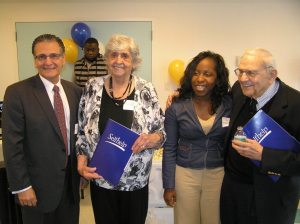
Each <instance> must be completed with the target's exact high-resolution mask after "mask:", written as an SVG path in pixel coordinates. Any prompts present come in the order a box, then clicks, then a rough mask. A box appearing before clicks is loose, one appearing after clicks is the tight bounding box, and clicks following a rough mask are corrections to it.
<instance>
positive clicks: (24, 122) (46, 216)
mask: <svg viewBox="0 0 300 224" xmlns="http://www.w3.org/2000/svg"><path fill="white" fill-rule="evenodd" d="M32 54H33V57H34V65H35V68H36V69H37V71H38V74H37V75H35V76H33V77H31V78H28V79H26V80H23V81H20V82H17V83H15V84H13V85H11V86H9V87H7V89H6V92H5V96H4V104H3V105H4V106H3V120H2V122H3V150H4V160H5V165H6V171H7V177H8V182H9V187H10V190H11V191H12V193H13V194H15V195H16V198H17V201H18V202H19V203H20V205H21V211H22V219H23V223H24V224H35V223H36V224H37V223H38V224H78V222H79V175H78V173H77V160H76V155H75V153H74V142H75V134H76V133H75V132H76V128H75V124H76V123H77V110H78V105H79V100H80V96H81V88H79V87H77V86H76V85H75V84H73V83H71V82H68V81H65V80H62V79H61V77H60V73H61V70H62V68H63V65H64V64H65V47H64V45H63V42H62V40H61V39H60V38H59V37H56V36H54V35H51V34H43V35H40V36H38V37H37V38H36V39H35V40H34V41H33V44H32Z"/></svg>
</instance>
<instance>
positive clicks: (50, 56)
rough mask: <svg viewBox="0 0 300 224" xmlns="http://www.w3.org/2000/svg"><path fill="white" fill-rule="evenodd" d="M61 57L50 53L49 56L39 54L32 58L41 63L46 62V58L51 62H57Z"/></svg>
mask: <svg viewBox="0 0 300 224" xmlns="http://www.w3.org/2000/svg"><path fill="white" fill-rule="evenodd" d="M61 56H62V54H56V53H52V54H49V55H45V54H39V55H36V56H34V58H35V59H36V60H38V61H40V62H43V61H46V60H47V58H50V59H51V60H58V59H59V58H60V57H61Z"/></svg>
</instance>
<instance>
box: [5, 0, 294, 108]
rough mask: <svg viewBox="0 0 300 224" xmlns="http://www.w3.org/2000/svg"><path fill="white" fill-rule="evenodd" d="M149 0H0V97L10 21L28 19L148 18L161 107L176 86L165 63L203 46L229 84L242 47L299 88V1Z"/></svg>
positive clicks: (8, 61) (14, 71) (11, 61)
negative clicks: (260, 50)
mask: <svg viewBox="0 0 300 224" xmlns="http://www.w3.org/2000/svg"><path fill="white" fill-rule="evenodd" d="M0 2H1V1H0ZM150 2H151V0H149V2H147V0H144V1H142V3H139V2H137V3H123V2H122V1H120V2H118V1H117V2H113V3H109V2H104V3H84V1H83V3H51V4H47V3H27V4H24V3H0V33H1V34H0V40H1V41H0V67H1V72H0V80H1V82H0V99H2V98H3V95H4V91H5V88H6V87H7V86H8V85H10V84H12V83H14V82H16V81H18V68H17V49H16V42H15V22H30V21H33V22H37V21H83V22H84V21H123V20H125V21H135V20H142V21H143V20H146V21H149V20H150V21H152V25H153V49H152V50H153V53H152V57H153V58H152V71H153V74H152V77H153V78H152V80H153V83H154V85H155V87H156V89H157V91H158V94H159V97H160V102H161V104H162V107H164V104H165V99H166V97H167V95H168V94H169V93H170V91H172V90H173V89H174V88H175V87H176V86H175V85H174V84H173V82H172V81H171V80H170V79H169V76H168V65H169V63H170V61H172V60H173V59H176V58H178V59H181V60H183V61H185V62H186V64H187V63H188V61H189V60H190V59H191V58H192V57H193V56H195V55H196V54H197V53H198V52H199V51H202V50H208V49H209V50H213V51H215V52H217V53H220V54H221V55H223V57H224V58H225V61H226V63H227V66H228V67H229V69H230V72H231V77H230V79H231V83H233V82H234V81H235V80H236V78H235V77H234V73H233V69H234V68H235V67H236V65H235V61H236V56H238V55H240V54H241V53H242V52H243V50H244V49H245V48H251V47H264V48H267V49H269V50H270V51H271V52H272V53H273V54H274V56H275V58H276V59H277V64H278V70H279V77H280V78H281V79H282V80H283V81H285V82H286V83H288V84H289V85H291V86H292V87H294V88H296V89H298V90H300V79H299V74H300V46H299V43H300V1H297V0H272V1H270V0H269V1H268V0H265V1H263V0H262V1H251V0H240V1H238V0H231V1H226V2H225V0H223V1H221V0H219V1H217V0H215V1H207V0H206V1H205V0H202V1H200V0H199V3H197V2H192V1H188V2H187V3H180V1H179V0H178V1H176V2H172V1H171V0H170V1H169V3H158V1H155V2H154V3H150ZM182 2H186V1H184V0H182Z"/></svg>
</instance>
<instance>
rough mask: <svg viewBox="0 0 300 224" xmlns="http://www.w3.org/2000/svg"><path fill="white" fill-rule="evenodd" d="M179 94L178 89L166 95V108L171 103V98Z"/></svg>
mask: <svg viewBox="0 0 300 224" xmlns="http://www.w3.org/2000/svg"><path fill="white" fill-rule="evenodd" d="M176 96H179V92H178V91H174V92H173V93H171V94H170V95H169V96H168V99H167V102H166V109H167V108H169V107H170V106H171V104H172V101H173V98H174V97H176Z"/></svg>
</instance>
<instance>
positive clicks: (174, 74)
mask: <svg viewBox="0 0 300 224" xmlns="http://www.w3.org/2000/svg"><path fill="white" fill-rule="evenodd" d="M168 71H169V75H170V77H171V79H172V80H173V81H174V82H175V83H176V84H179V83H180V79H181V78H182V76H183V73H184V62H183V61H182V60H179V59H176V60H173V61H171V62H170V64H169V69H168Z"/></svg>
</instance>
